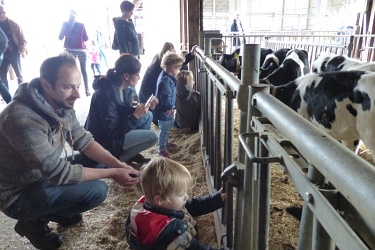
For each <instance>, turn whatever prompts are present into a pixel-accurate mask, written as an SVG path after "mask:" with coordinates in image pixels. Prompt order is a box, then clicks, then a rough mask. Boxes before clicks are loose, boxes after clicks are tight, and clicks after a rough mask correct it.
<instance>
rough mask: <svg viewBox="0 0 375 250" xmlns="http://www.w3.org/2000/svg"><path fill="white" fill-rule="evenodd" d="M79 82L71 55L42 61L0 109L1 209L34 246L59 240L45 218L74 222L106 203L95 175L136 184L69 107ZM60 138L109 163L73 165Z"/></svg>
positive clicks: (55, 244)
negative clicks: (36, 72) (34, 75)
mask: <svg viewBox="0 0 375 250" xmlns="http://www.w3.org/2000/svg"><path fill="white" fill-rule="evenodd" d="M80 85H81V73H80V71H79V69H78V68H77V65H76V61H75V59H74V58H73V57H72V56H71V55H69V54H62V55H59V56H56V57H52V58H48V59H46V60H45V61H44V62H43V63H42V65H41V68H40V77H39V78H35V79H33V80H32V81H31V82H30V83H28V84H27V83H23V84H21V85H20V86H19V89H18V90H17V92H16V94H15V96H14V98H13V101H12V102H11V103H10V104H9V105H8V106H7V107H6V108H5V109H4V110H3V111H2V112H1V114H0V159H1V161H0V210H1V211H2V212H4V213H5V214H6V215H7V216H9V217H11V218H13V219H16V220H17V223H16V225H15V227H14V229H15V231H16V232H17V233H18V234H19V235H21V236H25V237H27V238H28V239H29V241H30V242H31V244H33V246H34V247H36V248H38V249H57V248H59V247H60V246H61V244H62V238H61V236H60V235H58V234H57V233H55V232H52V231H51V230H50V229H49V228H48V222H50V221H53V222H57V223H59V224H60V225H61V226H70V225H74V224H76V223H78V222H80V221H81V220H82V214H81V213H83V212H85V211H88V210H90V209H92V208H94V207H97V206H98V205H100V204H101V203H102V202H103V201H104V200H105V198H106V197H107V191H108V187H107V184H106V183H105V182H104V181H102V180H99V179H102V178H112V179H113V180H114V181H115V182H117V183H118V184H120V185H123V186H129V185H134V184H136V183H138V182H139V180H138V179H137V178H132V177H131V176H130V174H135V175H136V174H138V173H139V172H138V171H137V170H135V169H133V168H132V167H130V166H128V165H126V164H125V163H123V162H120V161H119V160H117V159H116V158H115V157H113V156H112V155H111V154H109V153H108V152H107V151H106V150H105V149H103V147H101V146H100V145H99V144H98V143H97V142H95V141H94V140H93V137H92V135H91V134H90V133H89V132H86V131H85V130H84V129H83V127H82V126H81V125H80V123H79V122H78V120H77V118H76V115H75V111H74V109H73V106H74V102H75V101H76V100H77V98H79V97H80V95H79V87H80ZM66 142H67V143H68V144H69V145H70V147H71V149H72V150H78V151H80V152H81V153H82V154H84V155H85V156H86V157H88V158H90V159H92V160H93V161H95V162H100V163H102V164H103V165H105V166H107V167H106V168H89V167H90V166H87V165H85V166H82V165H81V164H73V163H71V162H70V161H68V158H67V156H66V152H67V151H66V148H65V145H66ZM63 151H65V157H64V158H60V157H61V155H62V154H63ZM82 158H83V157H82ZM73 159H74V157H73Z"/></svg>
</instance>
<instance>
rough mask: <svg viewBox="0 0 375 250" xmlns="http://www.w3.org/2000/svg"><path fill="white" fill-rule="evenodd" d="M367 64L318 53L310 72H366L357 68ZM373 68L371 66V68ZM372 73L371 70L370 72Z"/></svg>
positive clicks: (331, 54) (352, 59) (327, 53)
mask: <svg viewBox="0 0 375 250" xmlns="http://www.w3.org/2000/svg"><path fill="white" fill-rule="evenodd" d="M366 64H368V63H367V62H363V61H360V60H357V59H354V58H350V57H347V56H342V55H336V54H333V53H329V52H322V53H320V54H319V55H318V56H317V58H316V59H315V61H314V62H313V65H312V72H314V73H321V72H331V71H346V70H364V71H366V70H368V69H366V68H363V69H361V68H359V69H358V68H357V67H361V66H364V65H366ZM372 67H373V66H372ZM370 71H372V70H370Z"/></svg>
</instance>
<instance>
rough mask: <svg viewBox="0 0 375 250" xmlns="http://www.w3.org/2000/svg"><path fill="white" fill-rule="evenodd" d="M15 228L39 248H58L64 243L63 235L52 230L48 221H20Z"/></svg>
mask: <svg viewBox="0 0 375 250" xmlns="http://www.w3.org/2000/svg"><path fill="white" fill-rule="evenodd" d="M14 230H15V231H16V232H17V233H18V234H19V235H21V236H22V237H23V236H25V237H26V238H27V239H28V240H29V241H30V242H31V244H32V245H33V246H34V247H35V248H37V249H58V248H59V247H60V246H61V244H62V238H61V236H60V235H58V234H57V233H53V232H51V230H50V229H49V227H48V225H47V223H46V222H42V221H40V220H28V221H18V222H17V223H16V225H15V226H14Z"/></svg>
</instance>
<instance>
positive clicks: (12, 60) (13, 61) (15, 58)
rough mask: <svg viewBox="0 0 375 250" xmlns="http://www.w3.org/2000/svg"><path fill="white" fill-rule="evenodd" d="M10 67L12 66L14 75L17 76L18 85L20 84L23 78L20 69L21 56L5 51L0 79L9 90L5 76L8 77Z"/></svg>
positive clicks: (0, 67) (0, 69)
mask: <svg viewBox="0 0 375 250" xmlns="http://www.w3.org/2000/svg"><path fill="white" fill-rule="evenodd" d="M10 65H12V68H13V70H14V73H15V74H16V76H17V82H18V84H20V83H22V82H23V77H22V68H21V55H20V54H18V52H14V53H13V52H10V51H6V52H5V53H4V58H3V61H2V63H1V66H0V77H1V79H2V80H3V82H4V84H5V86H6V87H7V88H8V89H9V86H8V77H7V75H8V71H9V67H10Z"/></svg>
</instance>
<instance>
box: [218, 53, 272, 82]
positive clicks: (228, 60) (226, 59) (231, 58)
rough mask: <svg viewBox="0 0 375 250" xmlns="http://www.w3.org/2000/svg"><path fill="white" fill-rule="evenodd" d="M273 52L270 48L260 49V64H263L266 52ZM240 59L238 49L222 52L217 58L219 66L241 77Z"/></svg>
mask: <svg viewBox="0 0 375 250" xmlns="http://www.w3.org/2000/svg"><path fill="white" fill-rule="evenodd" d="M271 53H273V50H272V49H265V48H261V49H260V65H263V63H264V61H265V60H266V57H267V55H268V54H271ZM241 60H242V57H241V56H240V49H236V50H235V51H234V52H233V53H232V54H223V55H222V56H221V58H220V60H219V63H220V65H221V66H223V67H224V68H225V69H227V70H228V71H229V72H232V73H234V74H235V75H237V76H238V78H240V79H241Z"/></svg>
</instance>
